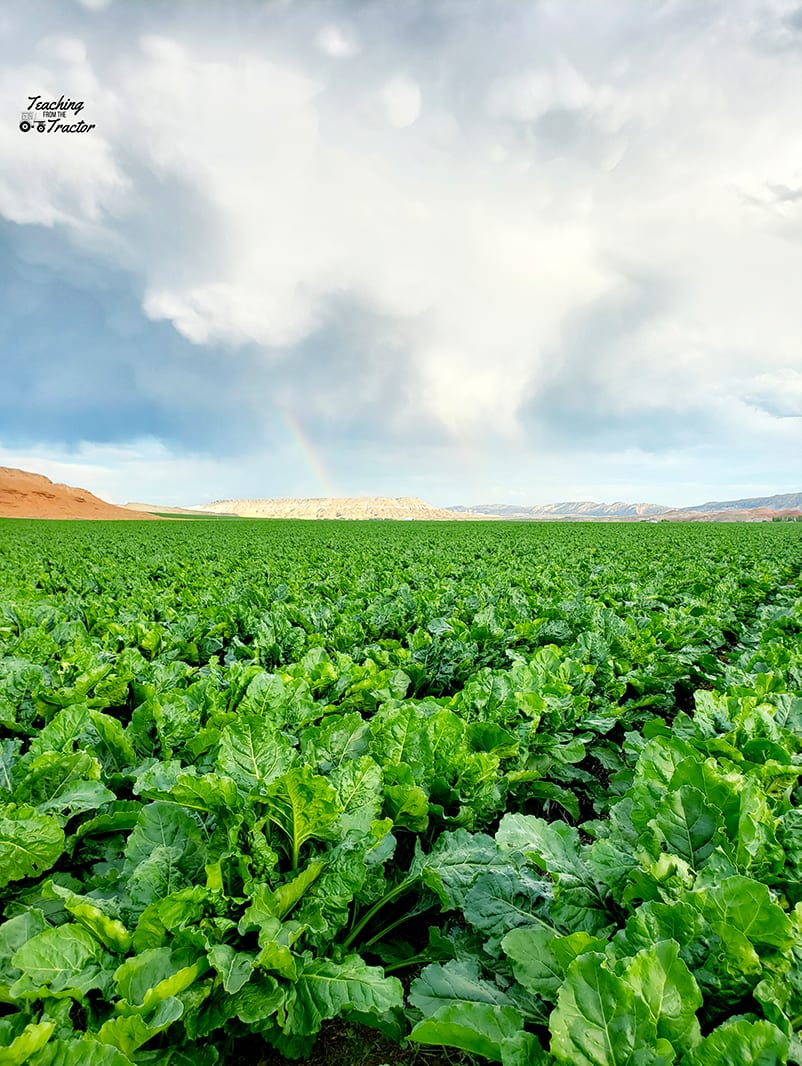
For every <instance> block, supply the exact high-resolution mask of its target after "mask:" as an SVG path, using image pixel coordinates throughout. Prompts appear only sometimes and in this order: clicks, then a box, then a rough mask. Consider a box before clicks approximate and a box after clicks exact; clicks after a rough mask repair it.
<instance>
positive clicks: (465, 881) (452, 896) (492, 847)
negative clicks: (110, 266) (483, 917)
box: [413, 829, 509, 910]
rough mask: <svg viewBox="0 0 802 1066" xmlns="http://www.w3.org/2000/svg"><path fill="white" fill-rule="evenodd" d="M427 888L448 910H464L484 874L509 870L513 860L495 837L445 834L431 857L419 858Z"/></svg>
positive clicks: (463, 832) (460, 831)
mask: <svg viewBox="0 0 802 1066" xmlns="http://www.w3.org/2000/svg"><path fill="white" fill-rule="evenodd" d="M413 869H414V870H419V872H420V876H421V877H422V879H423V881H424V882H425V884H426V885H427V886H428V887H429V888H431V889H432V891H433V892H435V893H436V894H437V896H438V897H439V899H440V902H441V904H442V905H443V908H444V909H445V910H453V909H455V908H459V909H462V908H464V906H465V903H466V901H467V898H468V891H469V890H470V888H471V886H472V885H473V884H474V882H475V881H476V879H477V878H478V877H479V875H480V874H483V873H488V872H494V871H501V872H502V873H503V872H507V871H508V870H509V857H508V856H507V855H504V853H503V852H501V851H499V849H498V847H497V846H496V843H495V841H494V840H493V838H492V837H489V836H487V835H486V834H485V833H469V832H467V830H465V829H457V830H455V831H454V832H446V833H441V834H440V836H439V837H438V839H437V843H436V844H435V846H434V847H433V848H432V850H431V853H430V854H429V855H420V854H419V855H418V856H416V863H415V866H414V867H413Z"/></svg>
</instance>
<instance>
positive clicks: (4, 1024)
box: [0, 1015, 56, 1066]
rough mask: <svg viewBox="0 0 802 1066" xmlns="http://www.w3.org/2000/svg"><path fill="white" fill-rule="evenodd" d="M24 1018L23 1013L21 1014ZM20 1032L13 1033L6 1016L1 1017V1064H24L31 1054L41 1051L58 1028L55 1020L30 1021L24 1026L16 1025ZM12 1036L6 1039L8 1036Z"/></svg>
mask: <svg viewBox="0 0 802 1066" xmlns="http://www.w3.org/2000/svg"><path fill="white" fill-rule="evenodd" d="M19 1017H20V1018H21V1019H24V1016H23V1015H20V1016H19ZM14 1028H15V1030H16V1029H19V1031H18V1032H14V1034H13V1036H12V1033H11V1031H10V1030H11V1026H10V1025H8V1021H7V1019H5V1018H2V1019H0V1041H2V1043H0V1066H24V1064H25V1063H26V1062H29V1061H30V1059H31V1056H33V1055H35V1054H36V1052H37V1051H41V1050H42V1048H43V1047H44V1046H45V1044H46V1043H47V1042H48V1040H49V1039H50V1037H51V1036H52V1035H53V1030H54V1029H55V1028H56V1026H55V1024H54V1023H53V1022H29V1023H28V1024H27V1025H25V1022H24V1020H23V1021H22V1027H21V1028H20V1027H19V1026H15V1027H14ZM9 1036H10V1037H11V1039H10V1040H6V1039H5V1038H6V1037H9Z"/></svg>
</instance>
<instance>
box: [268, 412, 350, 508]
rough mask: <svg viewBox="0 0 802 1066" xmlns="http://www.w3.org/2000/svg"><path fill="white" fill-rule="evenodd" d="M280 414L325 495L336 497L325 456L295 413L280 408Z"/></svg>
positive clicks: (335, 488)
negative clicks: (305, 430)
mask: <svg viewBox="0 0 802 1066" xmlns="http://www.w3.org/2000/svg"><path fill="white" fill-rule="evenodd" d="M278 414H279V417H280V419H281V421H282V422H283V423H284V427H285V429H286V430H287V433H288V434H289V435H290V437H291V438H292V440H293V442H294V443H295V446H296V447H297V448H298V451H299V452H300V453H301V455H302V456H303V457H304V461H305V462H306V465H307V466H308V467H309V469H310V471H311V472H312V473H313V474H314V476H315V478H316V479H317V481H318V483H319V484H320V488H321V489H322V490H323V495H324V496H336V495H337V486H336V485H335V483H334V479H333V478H332V476H331V474H330V473H329V471H328V468H327V467H326V461H325V458H324V455H323V453H322V452H321V450H320V449H319V448H318V447H316V445H315V444H314V443H313V442H312V441H311V440H310V439H309V437H308V436H307V434H306V433H305V432H304V428H303V426H302V425H301V423H300V422H299V421H298V419H297V417H296V416H295V413H294V412H293V411H288V410H287V409H286V408H281V407H280V408H278Z"/></svg>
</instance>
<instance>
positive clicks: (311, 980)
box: [284, 955, 404, 1036]
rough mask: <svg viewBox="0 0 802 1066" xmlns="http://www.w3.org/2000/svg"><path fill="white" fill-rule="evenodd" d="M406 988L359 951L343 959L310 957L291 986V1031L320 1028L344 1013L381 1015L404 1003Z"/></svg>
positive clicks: (288, 1011)
mask: <svg viewBox="0 0 802 1066" xmlns="http://www.w3.org/2000/svg"><path fill="white" fill-rule="evenodd" d="M403 999H404V992H403V988H402V985H401V982H400V981H399V980H398V979H397V978H395V977H385V976H384V974H383V972H382V970H381V969H380V968H379V967H376V966H368V965H367V964H366V963H365V962H364V961H363V960H362V959H361V958H360V957H359V956H358V955H348V956H346V957H345V958H344V959H343V960H342V962H334V961H332V960H330V959H307V960H305V962H304V964H303V968H302V970H301V972H300V973H299V975H298V979H297V981H296V982H295V984H294V986H293V987H292V988H291V989H290V991H289V993H288V996H287V1001H286V1007H285V1009H286V1014H287V1021H286V1025H285V1026H284V1028H285V1031H286V1032H287V1033H288V1034H289V1035H296V1036H304V1035H307V1034H312V1033H316V1032H318V1030H319V1029H320V1026H321V1025H322V1024H323V1022H324V1021H325V1020H326V1019H327V1018H336V1017H338V1016H339V1015H341V1014H345V1015H347V1014H348V1013H358V1014H360V1015H369V1016H370V1015H380V1014H384V1013H385V1012H386V1011H389V1010H394V1009H396V1008H399V1007H401V1005H402V1003H403Z"/></svg>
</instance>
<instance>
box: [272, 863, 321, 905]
mask: <svg viewBox="0 0 802 1066" xmlns="http://www.w3.org/2000/svg"><path fill="white" fill-rule="evenodd" d="M325 868H326V863H325V862H320V861H314V862H310V863H307V865H306V866H305V867H304V868H303V870H301V872H300V873H299V874H298V876H297V877H293V879H292V880H291V881H287V882H285V883H284V884H283V885H279V886H278V888H276V889H275V890H274V891H273V893H272V902H273V905H274V906H275V910H274V912H273V913H274V914H275V916H276V917H277V918H285V917H286V916H287V915H288V914H289V912H290V911H291V910H292V908H293V907H294V906H295V905H296V903H298V901H299V900H300V899H301V897H302V896H303V894H304V893H305V892H306V890H307V889H308V888H309V887H310V886H311V885H313V884H314V883H315V881H317V879H318V877H320V875H321V873H322V872H323V870H325Z"/></svg>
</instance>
